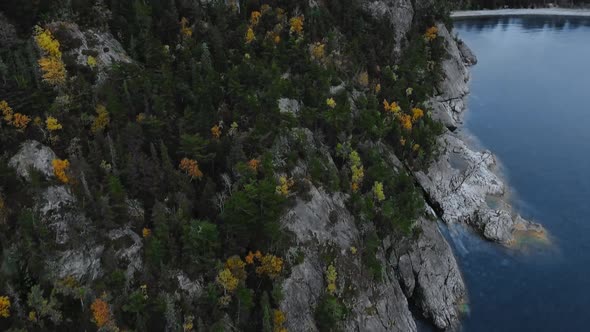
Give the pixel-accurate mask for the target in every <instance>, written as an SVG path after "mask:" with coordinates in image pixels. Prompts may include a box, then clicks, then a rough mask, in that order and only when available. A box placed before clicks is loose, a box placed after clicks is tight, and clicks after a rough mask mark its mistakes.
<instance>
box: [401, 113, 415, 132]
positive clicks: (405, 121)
mask: <svg viewBox="0 0 590 332" xmlns="http://www.w3.org/2000/svg"><path fill="white" fill-rule="evenodd" d="M398 119H399V122H400V124H401V125H402V127H403V128H404V129H406V130H412V117H411V116H410V115H408V114H402V115H400V116H399V117H398Z"/></svg>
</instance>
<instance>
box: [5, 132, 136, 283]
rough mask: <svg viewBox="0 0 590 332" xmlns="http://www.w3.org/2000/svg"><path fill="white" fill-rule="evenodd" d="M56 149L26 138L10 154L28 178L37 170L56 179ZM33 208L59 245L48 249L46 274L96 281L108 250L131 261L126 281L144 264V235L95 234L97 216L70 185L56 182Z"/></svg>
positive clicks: (123, 232) (120, 231)
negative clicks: (85, 209) (89, 215)
mask: <svg viewBox="0 0 590 332" xmlns="http://www.w3.org/2000/svg"><path fill="white" fill-rule="evenodd" d="M55 158H56V156H55V153H54V152H53V151H52V150H51V148H49V147H48V146H45V145H43V144H41V143H39V142H37V141H26V142H25V143H23V144H22V145H21V147H20V149H19V151H18V152H17V153H16V154H15V155H14V156H13V157H12V158H11V159H10V161H9V165H10V166H11V167H13V168H14V169H15V170H16V173H17V174H18V175H19V176H21V177H22V178H23V179H25V180H30V170H31V169H34V170H36V171H38V172H40V173H41V174H43V175H44V176H45V177H46V178H49V179H51V178H53V177H54V175H53V166H52V165H51V161H52V160H53V159H55ZM34 199H35V205H34V209H33V210H34V212H35V214H36V215H37V217H38V218H39V220H40V221H41V222H43V223H44V224H45V225H46V226H47V228H48V229H49V230H50V234H51V235H52V236H54V240H53V242H54V244H55V245H56V247H55V248H54V249H52V250H50V251H48V252H44V253H43V254H44V255H46V257H47V259H46V260H45V264H46V269H47V273H48V274H49V275H51V276H53V277H54V278H55V279H61V278H65V277H68V276H71V277H74V278H75V279H77V280H78V281H81V282H91V281H93V280H96V279H97V278H99V277H101V276H102V275H103V273H104V272H103V268H102V259H103V254H104V253H105V252H106V251H107V249H108V250H109V252H110V253H112V254H113V255H112V257H109V259H114V260H115V262H116V263H117V264H119V265H121V266H127V269H126V274H127V280H132V279H133V275H134V274H135V272H137V271H140V270H141V268H142V266H143V265H142V264H143V261H142V247H143V241H142V239H141V237H140V236H139V235H138V234H136V233H135V232H133V231H132V230H131V229H129V228H127V227H123V228H120V229H113V230H111V231H110V232H109V233H108V234H107V236H106V238H101V235H100V234H96V230H95V227H94V226H93V223H92V220H90V219H88V218H87V217H86V216H85V214H84V213H83V211H82V210H81V209H80V208H79V206H78V205H77V200H76V197H75V196H74V195H73V194H72V192H71V191H70V189H69V187H67V186H64V185H51V186H48V187H46V188H44V189H43V190H41V191H39V193H38V194H37V195H36V196H35V197H34Z"/></svg>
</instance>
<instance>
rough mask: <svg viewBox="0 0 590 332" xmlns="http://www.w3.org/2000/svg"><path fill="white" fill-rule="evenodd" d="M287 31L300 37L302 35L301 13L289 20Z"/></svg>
mask: <svg viewBox="0 0 590 332" xmlns="http://www.w3.org/2000/svg"><path fill="white" fill-rule="evenodd" d="M289 26H290V28H289V32H290V33H291V34H296V35H297V36H299V37H301V36H302V35H303V15H300V16H295V17H292V18H291V19H290V20H289Z"/></svg>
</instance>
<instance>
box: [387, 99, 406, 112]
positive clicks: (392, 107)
mask: <svg viewBox="0 0 590 332" xmlns="http://www.w3.org/2000/svg"><path fill="white" fill-rule="evenodd" d="M383 109H384V110H385V111H386V112H389V113H393V114H397V113H399V111H401V110H402V108H401V107H400V106H399V104H398V103H396V102H395V101H392V102H391V103H389V102H388V101H387V100H385V99H384V100H383Z"/></svg>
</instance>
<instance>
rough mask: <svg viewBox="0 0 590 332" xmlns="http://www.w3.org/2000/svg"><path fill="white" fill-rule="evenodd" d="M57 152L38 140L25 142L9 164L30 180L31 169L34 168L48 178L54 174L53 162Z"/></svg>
mask: <svg viewBox="0 0 590 332" xmlns="http://www.w3.org/2000/svg"><path fill="white" fill-rule="evenodd" d="M55 158H56V156H55V153H54V152H53V150H51V149H50V148H49V147H47V146H45V145H43V144H41V143H39V142H37V141H26V142H24V143H23V144H22V145H21V147H20V150H19V151H18V153H17V154H15V155H14V156H13V157H12V158H10V161H9V162H8V166H10V167H12V168H14V169H15V170H16V174H18V175H19V176H21V177H23V178H25V179H26V180H30V176H31V175H30V170H31V169H34V170H36V171H38V172H40V173H41V174H43V175H44V176H45V177H46V178H50V177H52V176H53V166H52V165H51V162H52V161H53V159H55Z"/></svg>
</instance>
